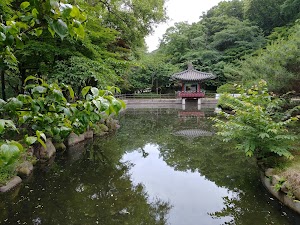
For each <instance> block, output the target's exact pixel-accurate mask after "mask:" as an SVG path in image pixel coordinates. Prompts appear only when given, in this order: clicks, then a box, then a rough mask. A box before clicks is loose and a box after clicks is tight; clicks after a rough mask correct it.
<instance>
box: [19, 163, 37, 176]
mask: <svg viewBox="0 0 300 225" xmlns="http://www.w3.org/2000/svg"><path fill="white" fill-rule="evenodd" d="M32 171H33V165H32V163H31V162H29V161H24V162H22V163H21V164H20V165H19V166H18V168H17V172H18V175H20V176H21V177H24V176H25V177H27V176H29V175H30V174H31V173H32Z"/></svg>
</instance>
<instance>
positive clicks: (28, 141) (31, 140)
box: [25, 135, 37, 145]
mask: <svg viewBox="0 0 300 225" xmlns="http://www.w3.org/2000/svg"><path fill="white" fill-rule="evenodd" d="M36 141H37V137H34V136H29V137H28V136H27V135H26V136H25V142H26V144H27V145H32V144H34V143H35V142H36Z"/></svg>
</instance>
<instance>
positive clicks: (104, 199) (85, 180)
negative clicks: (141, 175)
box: [0, 143, 171, 225]
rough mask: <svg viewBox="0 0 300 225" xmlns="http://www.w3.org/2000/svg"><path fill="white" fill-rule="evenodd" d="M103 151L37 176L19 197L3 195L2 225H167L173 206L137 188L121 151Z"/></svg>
mask: <svg viewBox="0 0 300 225" xmlns="http://www.w3.org/2000/svg"><path fill="white" fill-rule="evenodd" d="M100 147H102V146H99V145H98V144H97V143H95V144H94V145H93V146H90V148H89V150H88V151H86V152H84V153H83V155H82V156H81V159H78V160H77V161H74V159H73V158H72V159H71V161H68V160H67V161H60V162H58V163H56V164H54V165H52V167H51V169H50V170H49V171H42V172H40V173H35V174H34V176H35V177H34V181H32V182H31V181H29V182H28V183H26V184H24V186H23V188H22V189H21V190H20V193H19V194H18V196H4V195H2V196H1V204H0V207H1V212H0V222H1V224H68V225H69V224H108V225H115V224H116V225H117V224H132V225H134V224H149V225H152V224H157V225H164V224H167V223H166V221H167V214H168V212H169V210H170V208H171V206H170V204H169V203H168V202H165V201H162V200H160V199H159V198H155V199H152V198H150V197H149V195H148V194H147V192H146V190H145V187H144V186H143V185H142V184H140V183H135V184H133V183H132V181H131V177H130V173H129V171H130V168H131V167H132V165H131V164H130V163H120V162H119V161H120V158H121V157H122V155H121V154H120V152H119V153H118V152H117V151H116V152H114V153H113V154H110V153H111V149H108V148H100ZM96 149H97V150H96Z"/></svg>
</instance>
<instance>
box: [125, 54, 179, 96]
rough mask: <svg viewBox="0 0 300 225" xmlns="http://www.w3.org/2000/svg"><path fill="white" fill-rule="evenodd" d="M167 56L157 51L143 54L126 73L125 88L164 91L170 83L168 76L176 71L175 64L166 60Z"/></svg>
mask: <svg viewBox="0 0 300 225" xmlns="http://www.w3.org/2000/svg"><path fill="white" fill-rule="evenodd" d="M167 59H168V58H167V57H165V55H163V54H161V53H159V52H153V53H151V54H145V55H143V56H142V57H141V59H140V60H139V61H138V66H135V67H133V68H132V70H131V71H130V72H129V74H128V78H127V79H128V85H130V87H128V88H127V90H130V91H139V92H140V93H142V92H144V91H145V90H148V91H149V90H152V91H153V92H156V93H159V92H160V93H161V92H164V91H166V89H167V87H168V86H169V83H170V76H171V75H172V74H174V73H175V72H177V71H178V68H177V67H176V66H173V65H172V64H171V63H168V62H167Z"/></svg>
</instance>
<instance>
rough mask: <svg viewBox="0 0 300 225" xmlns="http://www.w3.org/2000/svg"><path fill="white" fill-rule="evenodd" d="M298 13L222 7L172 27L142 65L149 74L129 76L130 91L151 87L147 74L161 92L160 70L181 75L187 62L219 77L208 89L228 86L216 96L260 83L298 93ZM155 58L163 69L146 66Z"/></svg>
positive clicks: (288, 1) (251, 2)
mask: <svg viewBox="0 0 300 225" xmlns="http://www.w3.org/2000/svg"><path fill="white" fill-rule="evenodd" d="M299 12H300V1H294V0H266V1H261V0H232V1H223V2H221V3H219V4H218V5H217V6H215V7H213V8H211V9H210V10H209V11H208V12H206V13H204V14H203V15H202V16H201V18H199V22H197V23H193V24H188V23H186V22H181V23H177V24H175V26H174V27H170V28H169V29H168V30H167V31H166V33H165V34H164V36H163V38H162V40H161V43H160V47H159V49H158V50H156V51H155V52H152V53H150V54H146V56H145V58H147V60H142V61H141V63H142V64H143V65H144V67H146V68H149V67H151V68H152V69H151V71H153V72H152V73H150V70H149V69H147V71H148V72H143V69H140V73H139V75H138V76H136V75H135V74H136V71H137V69H135V70H134V72H133V73H132V74H131V77H132V78H131V79H132V81H131V84H133V87H132V88H133V89H134V90H138V89H139V88H140V87H141V86H142V85H141V83H142V84H143V85H144V86H148V87H151V85H152V84H153V81H151V79H150V77H149V75H150V74H152V76H153V75H154V76H155V77H157V80H158V86H159V87H161V88H162V87H164V86H166V85H167V84H168V83H167V82H164V81H165V80H166V79H165V80H162V79H161V78H162V77H166V75H164V72H154V71H158V70H160V69H162V68H164V67H167V68H173V70H177V71H179V70H184V69H186V67H187V62H192V63H193V65H194V67H195V68H196V69H198V70H201V71H204V72H212V73H213V74H215V75H217V79H215V80H213V81H208V82H207V87H206V88H208V89H213V90H215V89H216V88H217V87H219V86H221V85H224V84H226V85H225V86H223V87H222V88H220V91H222V90H230V89H231V88H232V87H231V85H230V84H227V83H244V84H248V85H250V84H252V83H253V82H255V81H256V80H258V79H261V78H263V79H265V80H266V81H267V82H268V84H269V88H270V90H271V91H274V92H278V93H284V92H287V91H291V90H294V91H297V92H298V93H299V87H300V68H299V65H300V62H299V60H300V59H299V54H300V49H299V48H300V45H299V41H300V37H299V28H300V23H299V22H298V21H297V19H299V17H300V13H299ZM158 56H159V57H160V58H161V60H160V61H163V62H164V63H163V64H164V66H161V64H155V66H154V65H153V64H151V63H149V62H150V61H151V60H149V58H153V59H158ZM153 66H154V67H153ZM163 71H166V69H163ZM170 72H171V70H170ZM170 74H171V73H169V74H168V75H169V76H170ZM150 81H151V82H150ZM147 82H148V83H147ZM152 87H153V85H152Z"/></svg>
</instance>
